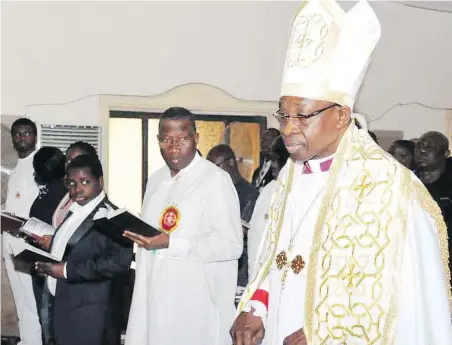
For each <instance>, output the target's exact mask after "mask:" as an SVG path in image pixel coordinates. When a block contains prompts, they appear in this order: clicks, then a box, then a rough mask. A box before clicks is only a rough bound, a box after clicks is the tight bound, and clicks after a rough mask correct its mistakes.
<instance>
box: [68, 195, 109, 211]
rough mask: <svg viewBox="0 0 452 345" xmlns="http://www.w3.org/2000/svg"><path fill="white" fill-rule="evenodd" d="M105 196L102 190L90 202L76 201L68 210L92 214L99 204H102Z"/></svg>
mask: <svg viewBox="0 0 452 345" xmlns="http://www.w3.org/2000/svg"><path fill="white" fill-rule="evenodd" d="M104 198H105V192H104V191H101V192H100V194H99V195H98V196H96V197H95V198H94V199H93V200H91V201H90V202H88V203H87V204H86V205H83V206H82V205H79V204H77V203H76V202H75V201H74V202H73V203H72V205H71V206H70V207H69V210H68V211H71V212H72V213H76V212H83V214H90V213H91V212H92V211H93V210H94V209H95V208H96V206H97V205H99V204H100V202H101V201H102V200H104Z"/></svg>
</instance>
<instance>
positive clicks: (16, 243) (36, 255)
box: [8, 236, 61, 263]
mask: <svg viewBox="0 0 452 345" xmlns="http://www.w3.org/2000/svg"><path fill="white" fill-rule="evenodd" d="M8 244H9V246H10V248H11V252H12V253H13V255H14V257H15V258H16V259H18V260H21V261H26V262H37V261H42V262H51V263H58V262H60V261H61V258H58V257H56V256H53V255H52V254H50V253H49V252H46V251H45V250H42V249H39V248H36V247H33V246H32V245H30V244H28V243H27V242H26V241H25V240H24V239H23V238H18V237H13V236H11V238H10V239H9V240H8Z"/></svg>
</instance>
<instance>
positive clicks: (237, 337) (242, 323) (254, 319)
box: [230, 309, 265, 345]
mask: <svg viewBox="0 0 452 345" xmlns="http://www.w3.org/2000/svg"><path fill="white" fill-rule="evenodd" d="M230 334H231V337H232V341H233V342H234V345H258V344H260V342H261V341H262V339H264V334H265V329H264V324H263V322H262V319H261V318H260V317H259V316H256V315H254V309H251V311H250V312H248V313H241V314H240V315H239V316H238V317H237V319H236V320H235V322H234V324H233V325H232V328H231V331H230Z"/></svg>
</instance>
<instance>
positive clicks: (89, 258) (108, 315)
mask: <svg viewBox="0 0 452 345" xmlns="http://www.w3.org/2000/svg"><path fill="white" fill-rule="evenodd" d="M66 185H67V189H68V191H69V195H70V197H71V200H72V201H73V203H72V205H71V207H70V209H69V213H68V217H66V219H65V220H64V221H63V223H62V224H61V225H60V227H59V228H58V229H57V231H56V232H55V235H54V239H53V241H52V245H51V247H50V252H51V253H52V255H54V256H61V257H62V262H61V263H58V264H51V263H44V262H37V263H36V264H35V266H36V270H37V271H38V272H40V273H42V274H45V275H46V276H47V278H46V288H45V294H46V295H47V296H49V297H51V298H50V303H49V305H48V307H49V308H50V309H51V310H52V313H51V314H52V323H53V334H54V339H55V343H56V345H81V344H89V345H119V344H120V331H121V329H120V328H119V327H118V325H119V320H118V319H117V316H118V313H117V312H115V309H116V308H117V304H118V301H117V300H114V299H113V298H112V296H114V295H115V294H114V293H112V288H113V287H112V281H113V280H114V278H115V277H117V276H118V275H121V274H123V273H124V272H127V271H128V270H129V267H130V263H131V260H132V255H133V254H132V249H131V248H125V247H121V246H120V245H119V244H117V243H116V242H114V241H113V240H111V239H110V238H108V237H106V236H104V235H103V234H102V233H101V232H99V231H96V230H95V225H94V219H96V218H97V217H98V216H99V215H101V214H102V215H104V216H105V214H108V212H110V211H112V210H114V209H116V206H115V205H113V204H112V203H110V202H109V200H108V198H107V196H106V195H105V193H104V191H103V171H102V165H101V163H100V162H99V160H98V159H97V158H95V157H92V156H88V155H80V156H78V157H76V158H74V159H73V160H71V162H70V163H69V164H68V165H67V166H66Z"/></svg>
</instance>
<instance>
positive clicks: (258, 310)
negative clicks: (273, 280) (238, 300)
mask: <svg viewBox="0 0 452 345" xmlns="http://www.w3.org/2000/svg"><path fill="white" fill-rule="evenodd" d="M251 309H254V313H253V315H255V316H259V317H260V318H261V319H262V323H263V324H264V328H265V326H266V321H267V307H266V306H265V304H264V303H262V302H259V301H253V300H251V301H249V302H248V303H247V304H246V305H245V307H244V308H243V311H244V312H250V311H251Z"/></svg>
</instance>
